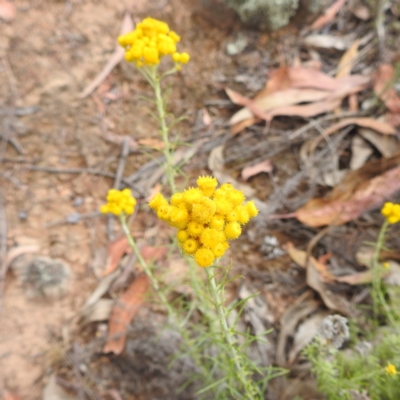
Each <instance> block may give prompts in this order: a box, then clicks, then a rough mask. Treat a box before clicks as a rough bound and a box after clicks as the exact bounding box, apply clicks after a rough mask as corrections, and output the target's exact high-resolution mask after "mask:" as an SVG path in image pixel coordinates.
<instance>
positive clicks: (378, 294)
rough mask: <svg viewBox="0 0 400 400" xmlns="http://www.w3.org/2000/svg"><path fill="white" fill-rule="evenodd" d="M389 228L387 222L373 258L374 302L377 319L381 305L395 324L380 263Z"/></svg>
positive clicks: (379, 237) (380, 234)
mask: <svg viewBox="0 0 400 400" xmlns="http://www.w3.org/2000/svg"><path fill="white" fill-rule="evenodd" d="M388 227H389V222H388V221H386V220H385V222H384V223H383V225H382V227H381V230H380V232H379V235H378V240H377V242H376V247H375V251H374V255H373V257H372V301H373V309H374V317H375V319H376V318H377V317H378V314H379V305H381V306H382V307H383V308H384V310H385V313H386V316H387V318H388V319H389V320H390V322H391V323H392V324H393V323H394V322H395V321H394V318H393V315H392V312H391V311H390V308H389V306H388V305H387V303H386V300H385V297H384V295H383V292H382V277H383V273H382V267H381V265H380V263H379V255H380V253H381V250H382V248H383V246H384V244H385V236H386V232H387V230H388Z"/></svg>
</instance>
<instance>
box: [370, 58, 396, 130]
mask: <svg viewBox="0 0 400 400" xmlns="http://www.w3.org/2000/svg"><path fill="white" fill-rule="evenodd" d="M373 80H374V92H375V94H376V95H377V96H378V97H379V98H380V99H381V100H382V101H383V102H384V103H385V105H386V107H387V109H388V110H389V113H388V115H387V120H388V121H390V122H391V123H392V124H393V125H394V126H400V96H399V95H398V94H397V92H396V91H395V90H394V89H393V81H394V68H393V67H392V66H391V65H387V64H384V65H381V66H380V67H379V68H378V70H377V71H376V73H375V75H374V79H373Z"/></svg>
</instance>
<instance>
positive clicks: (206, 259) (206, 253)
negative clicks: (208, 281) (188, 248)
mask: <svg viewBox="0 0 400 400" xmlns="http://www.w3.org/2000/svg"><path fill="white" fill-rule="evenodd" d="M194 259H195V261H196V262H197V264H198V265H200V267H203V268H206V267H209V266H211V265H212V263H213V262H214V260H215V256H214V254H213V252H212V251H211V250H210V249H207V248H205V247H201V248H200V249H198V250H197V251H196V254H195V255H194Z"/></svg>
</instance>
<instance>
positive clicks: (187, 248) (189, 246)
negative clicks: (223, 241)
mask: <svg viewBox="0 0 400 400" xmlns="http://www.w3.org/2000/svg"><path fill="white" fill-rule="evenodd" d="M198 247H199V244H198V242H197V240H195V239H187V240H185V241H184V242H183V243H182V249H183V251H184V252H185V253H187V254H193V253H195V252H196V250H197V248H198Z"/></svg>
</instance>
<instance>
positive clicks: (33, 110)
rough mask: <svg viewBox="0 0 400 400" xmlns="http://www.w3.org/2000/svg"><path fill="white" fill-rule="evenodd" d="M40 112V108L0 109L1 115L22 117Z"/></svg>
mask: <svg viewBox="0 0 400 400" xmlns="http://www.w3.org/2000/svg"><path fill="white" fill-rule="evenodd" d="M38 111H40V107H37V106H32V107H17V108H0V115H10V114H11V115H16V116H17V117H21V116H24V115H30V114H35V113H37V112H38Z"/></svg>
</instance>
